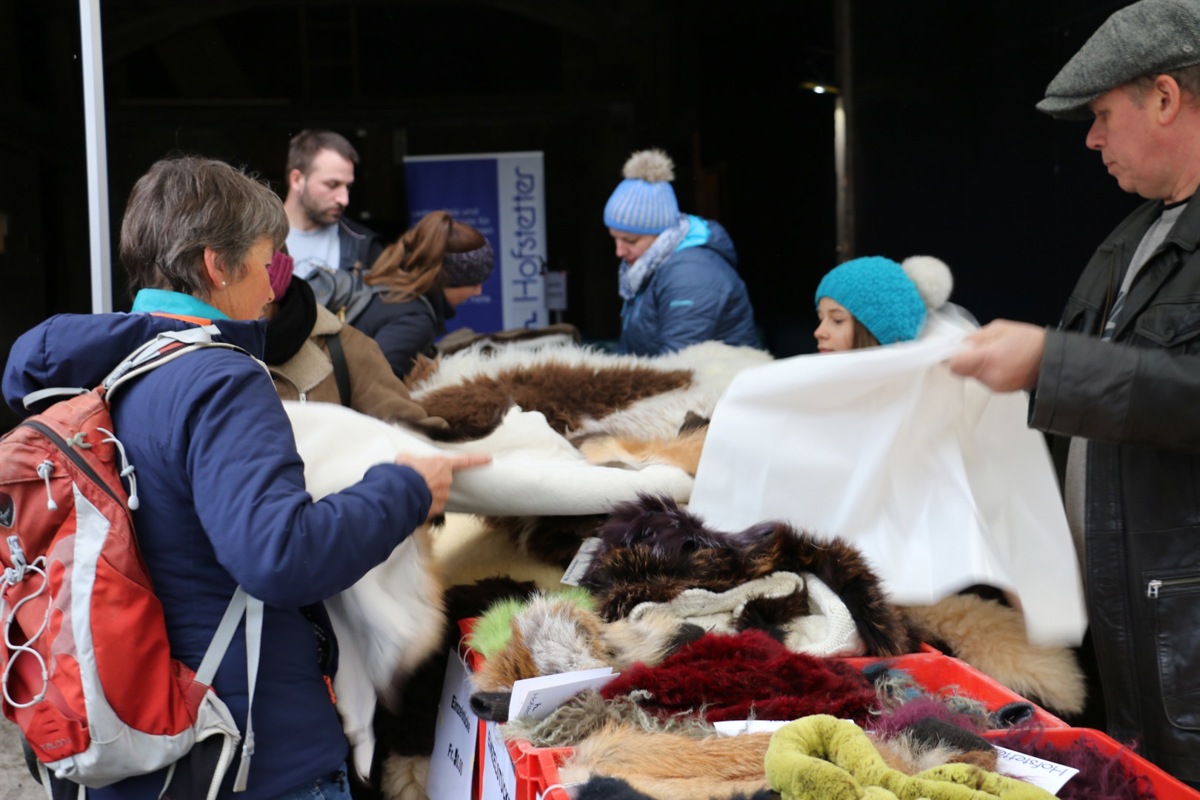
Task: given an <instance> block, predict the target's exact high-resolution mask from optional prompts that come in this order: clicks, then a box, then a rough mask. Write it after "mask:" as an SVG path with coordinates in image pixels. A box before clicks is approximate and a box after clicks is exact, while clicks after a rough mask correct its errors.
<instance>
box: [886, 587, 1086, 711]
mask: <svg viewBox="0 0 1200 800" xmlns="http://www.w3.org/2000/svg"><path fill="white" fill-rule="evenodd" d="M902 610H903V611H904V613H905V615H906V616H907V617H908V619H909V620H910V621H911V623H912V624H913V625H914V626H915V627H916V629H917V630H918V631H919V633H920V635H921V637H922V638H923V639H924V641H927V642H929V643H931V644H933V645H934V646H937V647H939V648H940V649H942V650H945V651H947V652H948V653H949V654H950V655H953V656H956V657H958V658H960V659H962V660H963V661H965V662H967V663H968V664H970V665H971V666H972V667H974V668H975V669H977V670H979V671H980V672H982V673H984V674H985V675H988V676H990V677H991V678H994V679H995V680H996V681H998V682H999V683H1001V684H1003V685H1004V686H1006V687H1008V688H1009V689H1011V690H1012V691H1014V692H1016V693H1017V694H1019V695H1021V696H1022V697H1026V698H1028V699H1030V700H1033V701H1034V702H1036V703H1038V704H1040V705H1042V706H1043V707H1045V708H1046V709H1048V710H1049V711H1051V712H1056V713H1059V714H1067V715H1070V714H1078V713H1080V712H1081V711H1082V710H1083V705H1084V700H1085V699H1086V694H1087V688H1086V682H1085V679H1084V674H1083V670H1082V668H1081V667H1080V665H1079V662H1078V660H1077V659H1076V657H1075V654H1074V652H1072V651H1071V649H1070V648H1068V647H1063V646H1043V645H1035V644H1032V643H1030V641H1029V638H1028V637H1027V636H1026V633H1025V620H1024V617H1023V616H1022V614H1021V612H1020V611H1019V610H1017V609H1015V608H1012V607H1011V606H1008V605H1005V604H1003V603H1000V602H998V601H996V600H992V599H985V598H983V597H979V596H978V595H976V594H956V595H951V596H949V597H946V598H943V599H942V600H939V601H938V602H936V603H934V604H932V605H927V606H917V605H910V606H903V607H902Z"/></svg>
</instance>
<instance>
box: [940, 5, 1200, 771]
mask: <svg viewBox="0 0 1200 800" xmlns="http://www.w3.org/2000/svg"><path fill="white" fill-rule="evenodd" d="M1037 108H1038V110H1040V111H1043V112H1045V113H1047V114H1049V115H1050V116H1052V117H1056V118H1061V119H1081V120H1090V126H1089V127H1088V129H1087V134H1086V139H1085V143H1086V145H1087V147H1089V148H1090V149H1092V150H1095V151H1096V152H1097V153H1098V154H1099V156H1100V160H1101V162H1102V164H1103V165H1104V168H1105V169H1106V170H1107V171H1108V173H1109V174H1110V175H1112V176H1113V177H1114V178H1115V179H1116V181H1117V184H1118V185H1119V186H1120V187H1121V188H1122V189H1123V190H1124V191H1126V192H1130V193H1132V194H1136V195H1139V196H1140V197H1142V198H1144V199H1145V201H1146V202H1144V203H1143V204H1142V205H1141V206H1139V207H1138V208H1136V209H1135V210H1134V211H1133V212H1132V213H1131V214H1129V216H1127V217H1126V218H1125V220H1124V221H1123V222H1121V223H1120V224H1119V225H1118V226H1117V227H1116V229H1115V230H1114V231H1113V232H1112V233H1111V234H1110V235H1109V237H1108V238H1107V239H1106V240H1105V241H1104V242H1102V243H1101V244H1100V246H1099V247H1098V248H1097V249H1096V252H1095V254H1094V255H1092V257H1091V260H1090V261H1089V262H1088V264H1087V266H1086V267H1085V268H1084V270H1083V273H1082V275H1081V276H1080V278H1079V281H1078V282H1077V283H1076V285H1075V288H1074V290H1073V291H1072V292H1071V296H1070V298H1069V299H1068V300H1067V304H1066V308H1065V310H1064V311H1063V315H1062V319H1061V322H1060V323H1059V324H1058V325H1057V326H1054V327H1049V328H1043V327H1041V326H1039V325H1030V324H1027V323H1021V322H1013V321H1010V320H996V321H994V322H992V323H989V324H988V325H986V326H984V327H983V328H981V329H980V330H979V331H977V332H976V333H974V334H972V335H971V336H970V337H968V340H967V346H966V347H964V348H963V349H962V350H961V351H960V352H958V353H956V354H955V355H954V356H953V357H952V358H951V360H950V368H951V369H952V370H954V371H955V372H957V373H958V374H961V375H965V376H969V377H974V378H977V379H978V380H980V381H982V382H983V383H984V384H985V385H987V386H988V387H990V388H992V389H994V390H996V391H1017V390H1023V389H1028V390H1031V400H1030V405H1029V425H1030V426H1031V427H1034V428H1037V429H1039V430H1042V431H1045V432H1047V433H1051V434H1054V435H1055V437H1056V439H1055V442H1056V444H1059V443H1061V444H1062V445H1063V446H1064V449H1066V450H1067V451H1068V452H1067V458H1066V471H1065V476H1064V480H1063V483H1064V486H1063V494H1064V499H1065V501H1066V509H1067V519H1068V521H1069V522H1070V524H1071V532H1072V534H1073V535H1074V537H1075V544H1076V547H1078V548H1080V555H1081V556H1082V559H1083V561H1084V563H1085V564H1086V571H1085V576H1084V577H1085V585H1086V600H1087V610H1088V621H1089V625H1090V635H1091V641H1092V645H1093V646H1094V651H1095V660H1096V666H1097V671H1098V673H1099V678H1100V681H1099V682H1100V686H1101V688H1102V689H1103V708H1104V712H1105V715H1106V717H1107V726H1106V727H1107V732H1108V734H1109V735H1110V736H1112V737H1113V738H1114V739H1117V740H1118V741H1122V742H1136V745H1135V750H1136V751H1137V752H1138V754H1140V755H1142V756H1144V757H1145V758H1147V759H1149V760H1150V761H1152V762H1154V763H1155V764H1157V765H1158V766H1159V767H1162V768H1163V769H1165V770H1166V771H1167V772H1169V773H1171V774H1173V775H1174V776H1175V777H1177V778H1181V779H1183V780H1184V781H1186V782H1188V783H1191V784H1192V785H1193V786H1200V647H1197V646H1196V641H1197V637H1196V631H1197V628H1198V627H1200V593H1197V589H1198V588H1200V415H1197V413H1196V408H1197V402H1198V401H1200V202H1198V201H1197V200H1196V197H1195V195H1196V189H1197V187H1200V147H1197V146H1196V143H1197V142H1200V2H1197V0H1141V2H1137V3H1133V4H1131V5H1127V6H1125V7H1124V8H1121V9H1118V10H1117V11H1115V12H1113V13H1112V14H1111V15H1110V16H1109V17H1108V19H1107V20H1105V22H1104V23H1103V24H1101V26H1100V27H1099V28H1098V29H1097V30H1096V32H1095V33H1093V34H1092V36H1091V37H1090V38H1089V39H1088V40H1087V41H1086V42H1085V43H1084V45H1083V47H1081V48H1080V49H1079V51H1078V52H1077V53H1076V54H1075V55H1074V56H1072V57H1071V59H1070V61H1068V62H1067V64H1066V65H1065V66H1064V67H1063V68H1062V70H1061V71H1059V73H1058V75H1057V76H1055V78H1054V79H1053V80H1052V81H1051V82H1050V84H1049V85H1048V86H1047V87H1046V94H1045V97H1044V98H1043V99H1042V100H1041V101H1040V102H1039V103H1038V104H1037ZM1085 644H1086V642H1085Z"/></svg>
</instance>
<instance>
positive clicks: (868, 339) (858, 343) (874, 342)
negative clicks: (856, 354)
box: [850, 314, 879, 350]
mask: <svg viewBox="0 0 1200 800" xmlns="http://www.w3.org/2000/svg"><path fill="white" fill-rule="evenodd" d="M850 321H851V322H852V323H853V324H854V336H853V337H851V339H850V349H852V350H862V349H863V348H864V347H879V340H878V339H876V338H875V336H874V334H872V333H871V332H870V331H869V330H867V326H866V325H863V324H862V323H861V322H859V321H858V318H857V317H855V316H854V315H853V314H851V315H850Z"/></svg>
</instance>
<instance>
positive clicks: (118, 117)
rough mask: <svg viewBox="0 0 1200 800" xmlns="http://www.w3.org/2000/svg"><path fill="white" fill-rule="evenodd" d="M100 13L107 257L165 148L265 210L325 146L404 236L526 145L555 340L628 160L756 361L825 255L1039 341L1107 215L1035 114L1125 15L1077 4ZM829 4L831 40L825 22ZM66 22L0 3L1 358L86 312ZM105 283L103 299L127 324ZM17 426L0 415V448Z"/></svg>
mask: <svg viewBox="0 0 1200 800" xmlns="http://www.w3.org/2000/svg"><path fill="white" fill-rule="evenodd" d="M842 1H843V0H741V1H740V2H718V1H717V0H691V2H686V3H685V2H678V1H677V0H487V1H484V2H465V1H463V2H458V1H456V0H424V1H423V2H422V1H421V0H374V1H373V2H372V1H369V0H359V1H358V2H351V1H349V0H346V1H345V2H330V1H326V2H321V1H320V0H236V1H234V0H103V2H102V3H101V20H102V30H103V54H104V64H105V66H104V90H105V95H106V109H105V113H106V116H107V150H108V152H107V158H108V161H107V163H108V178H109V196H110V220H111V224H112V227H113V236H112V241H113V243H114V247H115V243H116V240H117V236H116V230H117V229H118V227H119V225H120V219H121V212H122V209H123V207H124V201H125V198H126V197H127V195H128V192H129V189H130V187H131V186H132V184H133V182H134V181H135V180H136V179H137V177H138V176H139V175H141V173H142V172H144V171H145V169H146V168H147V167H148V166H149V165H150V164H151V163H152V162H153V161H155V160H157V159H158V158H161V157H162V156H164V155H167V154H169V153H172V152H188V153H197V154H202V155H206V156H212V157H217V158H222V159H226V160H228V161H230V162H232V163H235V164H237V165H239V166H245V167H247V168H248V169H250V170H251V171H254V172H256V173H258V174H260V175H261V176H262V177H264V178H266V179H268V180H269V181H270V182H271V183H272V185H273V186H275V187H276V188H277V189H279V190H281V191H282V190H283V162H284V158H285V156H286V149H287V142H288V139H289V138H290V137H291V135H293V134H294V133H295V132H296V131H298V130H300V129H302V128H304V127H325V128H332V129H334V130H337V131H340V132H342V133H343V134H345V135H347V136H348V137H349V138H350V139H351V141H353V142H354V143H355V145H356V146H357V148H358V149H359V151H360V154H361V156H362V163H361V164H360V166H359V168H358V171H357V178H358V180H357V183H356V184H355V187H354V190H353V192H352V195H351V204H350V209H349V213H350V215H351V216H353V217H356V218H359V219H361V220H363V221H365V222H367V224H369V225H371V226H372V227H374V228H375V229H377V230H379V231H380V232H381V233H383V234H384V235H385V237H386V238H388V239H389V240H390V239H394V238H395V237H396V236H398V235H399V234H400V233H401V232H402V231H403V229H404V227H405V221H406V219H407V209H406V207H405V197H404V185H403V169H402V159H403V157H404V156H405V155H428V154H448V153H473V152H475V153H486V152H499V151H525V150H540V151H542V152H543V153H544V159H545V180H546V209H547V221H546V226H547V250H548V255H549V263H548V268H549V269H554V270H565V271H566V272H567V274H568V280H569V292H568V303H569V309H568V310H567V312H566V313H565V315H564V321H566V322H570V323H573V324H574V325H576V326H577V327H579V328H580V330H581V331H582V333H583V334H584V336H585V337H586V338H588V339H607V338H614V337H615V336H616V334H617V331H618V329H619V323H618V313H619V301H618V297H617V292H616V259H615V257H614V255H613V253H612V242H611V240H610V239H609V237H608V235H607V232H606V231H605V229H604V226H603V223H602V221H601V212H602V209H603V206H604V202H605V200H606V199H607V197H608V195H609V193H610V192H611V191H612V190H613V189H614V188H615V186H616V184H617V182H618V181H619V180H620V170H621V166H622V164H623V163H624V161H625V159H626V158H627V157H628V155H629V154H630V153H631V152H632V151H633V150H636V149H640V148H645V147H661V148H664V149H666V150H667V151H668V152H669V153H670V154H671V155H672V157H673V158H674V159H675V162H676V171H677V179H676V182H675V190H676V194H677V195H678V197H679V202H680V206H681V208H682V209H683V210H684V211H688V212H692V213H700V214H702V215H705V216H710V217H714V218H716V219H718V220H720V221H721V222H722V223H723V224H724V225H725V226H726V227H727V228H728V229H729V231H730V233H731V234H732V236H733V238H734V241H735V243H736V244H737V247H738V250H739V254H740V257H741V271H742V273H743V275H744V276H745V279H746V282H747V284H748V286H749V289H750V294H751V299H752V300H753V302H754V304H755V308H756V312H757V316H758V320H759V323H760V326H761V327H762V330H763V333H764V335H765V337H766V345H767V347H768V348H769V349H770V350H771V351H772V352H773V353H774V354H775V355H776V356H779V357H783V356H789V355H795V354H798V353H805V352H811V351H812V350H813V343H812V336H811V333H812V329H813V328H814V327H815V323H816V320H815V314H814V312H813V300H812V296H813V291H814V289H815V287H816V285H817V282H818V281H819V280H820V277H821V276H822V275H823V274H824V273H825V272H826V271H827V270H829V269H830V268H832V267H833V266H834V265H836V264H837V263H838V262H839V261H840V260H844V258H846V257H851V256H856V255H870V254H883V255H887V256H890V257H893V258H896V259H902V258H904V257H906V256H908V255H915V254H931V255H936V256H939V257H941V258H942V259H944V260H945V261H946V262H947V263H948V264H949V265H950V267H951V269H952V270H953V271H954V275H955V279H956V287H955V292H954V294H953V296H952V299H953V300H955V301H956V302H958V303H960V304H961V305H964V306H965V307H967V308H968V309H969V310H970V311H972V312H973V313H974V314H975V315H976V316H977V317H978V318H979V319H980V320H981V321H984V322H986V321H988V320H990V319H993V318H996V317H1009V318H1015V319H1021V320H1027V321H1031V322H1036V323H1043V324H1048V323H1052V322H1054V321H1055V320H1056V318H1057V315H1058V312H1059V309H1060V308H1061V305H1062V303H1063V301H1064V300H1065V298H1066V295H1067V293H1068V292H1069V290H1070V287H1071V285H1072V283H1073V281H1074V278H1075V276H1076V274H1077V273H1078V271H1079V270H1080V269H1081V268H1082V266H1083V264H1084V262H1085V260H1086V258H1087V257H1088V255H1089V254H1090V253H1091V251H1092V249H1093V248H1094V247H1095V246H1096V244H1098V243H1099V241H1100V240H1101V239H1102V238H1103V237H1104V235H1105V234H1106V233H1107V232H1108V230H1109V229H1110V228H1111V227H1112V226H1113V225H1115V223H1116V222H1117V221H1119V219H1120V218H1121V217H1122V216H1123V215H1124V214H1125V213H1126V212H1127V211H1128V210H1129V209H1130V208H1131V207H1132V206H1133V204H1134V203H1135V202H1136V198H1133V197H1130V196H1128V195H1125V194H1123V193H1122V192H1121V191H1120V190H1119V188H1118V187H1117V186H1116V185H1115V182H1114V181H1113V180H1112V179H1111V178H1110V177H1109V176H1107V175H1106V174H1105V171H1104V169H1103V167H1102V165H1101V163H1100V159H1099V156H1098V155H1097V154H1095V153H1093V152H1091V151H1088V150H1087V149H1086V148H1085V146H1084V143H1083V140H1084V135H1085V133H1086V129H1087V126H1086V124H1080V123H1063V122H1054V121H1052V120H1050V119H1049V118H1047V117H1045V116H1043V115H1042V114H1040V113H1038V112H1037V111H1036V110H1035V109H1034V103H1036V102H1037V100H1039V99H1040V98H1041V96H1042V92H1043V89H1044V88H1045V86H1046V84H1047V83H1048V82H1049V81H1050V79H1051V78H1052V77H1053V76H1054V74H1055V73H1056V72H1057V71H1058V69H1059V68H1060V67H1061V66H1062V65H1063V64H1064V63H1065V62H1066V61H1067V59H1069V58H1070V56H1071V55H1072V54H1073V53H1074V52H1075V50H1076V49H1077V48H1078V47H1079V46H1080V45H1081V44H1082V43H1083V41H1084V40H1085V39H1086V38H1087V37H1088V36H1089V35H1090V34H1091V33H1092V32H1093V31H1094V30H1095V28H1096V27H1097V26H1099V24H1100V23H1101V22H1102V21H1103V20H1104V18H1105V17H1107V16H1108V15H1109V14H1110V13H1111V12H1112V11H1114V10H1115V9H1117V8H1119V7H1121V6H1123V5H1126V4H1127V3H1125V2H1099V1H1098V0H1036V2H1035V1H1034V0H1010V2H1006V3H970V2H963V1H962V0H914V1H913V2H902V1H901V0H853V5H852V6H845V7H843V6H840V5H839V3H840V2H842ZM842 8H848V17H849V25H847V26H845V27H841V26H839V25H838V24H836V19H838V15H839V13H840V11H839V10H840V9H842ZM839 55H844V56H845V63H848V64H849V65H850V80H849V82H848V86H849V89H850V93H849V94H848V95H843V97H846V98H847V99H852V101H851V105H850V117H849V120H850V121H849V127H850V132H851V142H852V145H853V147H852V150H851V154H850V155H851V163H852V177H853V183H852V191H853V197H854V204H853V230H854V233H855V235H854V237H853V239H852V241H851V242H850V246H849V247H847V248H844V249H841V250H840V249H839V247H838V241H837V215H836V210H835V201H836V196H837V185H836V175H835V166H834V154H833V136H834V134H833V108H834V100H833V98H832V96H830V95H823V96H822V95H815V94H812V93H811V92H808V91H805V90H802V89H801V88H800V85H801V83H803V82H805V81H812V80H817V81H825V82H834V83H836V82H837V81H838V80H839V77H845V73H844V72H843V73H841V74H840V75H839V71H838V68H837V67H838V62H839ZM81 63H82V60H81V54H80V43H79V6H78V3H76V2H73V0H41V2H32V3H31V2H22V1H21V0H0V225H2V226H3V231H0V233H3V238H2V239H0V277H2V279H3V284H2V288H0V291H2V292H3V294H2V300H0V353H3V354H7V352H8V349H9V348H10V347H11V344H12V342H13V341H14V340H15V338H16V337H17V336H18V335H19V334H20V333H21V332H22V331H24V330H26V329H27V328H29V327H30V326H32V325H33V324H35V323H37V322H38V321H40V320H42V319H44V318H45V317H46V316H48V315H50V314H54V313H59V312H68V311H70V312H87V311H90V310H91V287H90V278H89V275H90V267H89V252H88V224H89V223H88V205H87V165H86V151H85V141H84V116H83V76H82V69H81ZM113 261H114V270H113V272H114V277H113V285H114V295H115V305H116V307H117V308H118V309H119V310H123V309H127V308H128V306H129V298H128V297H127V294H126V291H125V287H124V283H123V278H122V273H121V270H120V267H119V265H116V260H115V258H114V259H113ZM13 419H15V418H14V417H12V415H11V414H10V413H9V412H8V411H7V410H3V411H0V430H4V429H7V427H9V426H10V425H11V424H12V421H13Z"/></svg>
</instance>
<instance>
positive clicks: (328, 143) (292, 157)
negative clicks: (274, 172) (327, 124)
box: [283, 129, 358, 175]
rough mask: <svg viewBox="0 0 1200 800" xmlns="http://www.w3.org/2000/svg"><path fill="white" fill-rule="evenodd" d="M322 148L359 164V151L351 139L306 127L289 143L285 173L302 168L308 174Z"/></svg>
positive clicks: (289, 173) (303, 173) (302, 172)
mask: <svg viewBox="0 0 1200 800" xmlns="http://www.w3.org/2000/svg"><path fill="white" fill-rule="evenodd" d="M322 150H332V151H333V152H335V153H337V154H338V155H339V156H341V157H342V158H344V159H346V160H347V161H349V162H350V163H351V164H358V151H357V150H355V149H354V145H352V144H350V140H349V139H347V138H346V137H345V136H342V135H341V134H340V133H334V132H333V131H319V130H309V129H305V130H302V131H300V132H299V133H297V134H296V135H295V136H293V137H292V140H291V142H289V143H288V157H287V167H286V168H285V169H284V171H283V174H284V175H291V174H292V170H294V169H298V170H300V174H302V175H307V174H308V173H309V171H310V170H311V169H312V162H313V159H315V158H316V157H317V153H320V152H321V151H322Z"/></svg>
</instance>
